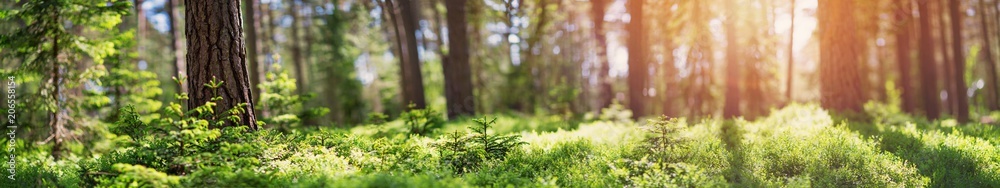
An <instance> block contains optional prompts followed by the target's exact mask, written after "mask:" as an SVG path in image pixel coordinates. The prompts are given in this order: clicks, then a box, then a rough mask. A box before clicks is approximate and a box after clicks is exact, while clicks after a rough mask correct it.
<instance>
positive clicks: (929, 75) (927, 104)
mask: <svg viewBox="0 0 1000 188" xmlns="http://www.w3.org/2000/svg"><path fill="white" fill-rule="evenodd" d="M917 9H918V10H919V11H920V13H921V16H920V20H919V21H920V40H919V41H918V42H919V44H918V45H917V46H919V48H920V49H919V51H920V52H919V53H918V54H920V82H921V86H920V90H921V91H922V92H921V93H922V94H923V101H924V102H923V103H924V112H925V113H926V114H925V115H927V118H928V119H937V118H938V116H939V115H940V114H941V111H940V109H938V104H940V102H941V100H938V88H937V81H938V80H937V71H936V69H935V67H936V66H934V38H933V34H932V33H931V32H933V30H931V25H930V24H931V16H930V11H929V9H928V6H927V3H917ZM925 13H926V14H925Z"/></svg>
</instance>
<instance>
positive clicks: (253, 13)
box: [243, 0, 263, 103]
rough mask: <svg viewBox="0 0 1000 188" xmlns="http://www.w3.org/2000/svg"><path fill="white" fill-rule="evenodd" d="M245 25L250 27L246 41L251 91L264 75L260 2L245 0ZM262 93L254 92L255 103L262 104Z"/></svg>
mask: <svg viewBox="0 0 1000 188" xmlns="http://www.w3.org/2000/svg"><path fill="white" fill-rule="evenodd" d="M243 2H244V3H243V14H244V15H243V18H244V19H243V25H244V26H248V27H244V28H246V37H247V38H246V41H247V64H250V70H249V71H250V89H251V90H256V88H257V85H259V84H260V83H261V81H262V79H263V76H262V75H263V74H261V70H263V69H262V67H261V66H260V56H258V55H259V54H261V49H260V40H258V38H257V34H258V33H257V28H260V18H259V14H258V12H257V9H258V8H259V6H260V4H259V0H244V1H243ZM260 93H261V92H260V91H257V92H253V101H254V102H255V103H260Z"/></svg>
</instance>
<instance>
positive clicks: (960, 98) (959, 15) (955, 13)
mask: <svg viewBox="0 0 1000 188" xmlns="http://www.w3.org/2000/svg"><path fill="white" fill-rule="evenodd" d="M949 2H950V3H948V9H950V12H951V46H952V48H951V49H952V57H953V58H954V62H952V63H953V65H952V66H954V69H953V72H952V76H954V78H952V81H953V82H952V83H951V84H954V86H953V88H955V93H954V94H955V96H954V99H955V105H956V111H955V119H957V120H958V122H959V123H968V122H969V95H967V94H966V90H968V88H967V86H966V85H965V74H964V73H965V49H964V47H965V46H963V44H964V41H963V40H964V39H963V38H962V36H963V35H962V33H963V32H962V25H963V24H965V21H964V20H965V19H963V18H964V15H963V12H964V11H961V10H962V9H960V8H961V6H962V1H961V0H951V1H949Z"/></svg>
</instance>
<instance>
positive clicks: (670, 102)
mask: <svg viewBox="0 0 1000 188" xmlns="http://www.w3.org/2000/svg"><path fill="white" fill-rule="evenodd" d="M674 3H675V1H668V2H667V3H666V6H667V7H669V6H673V5H674ZM675 13H676V12H675V11H669V12H667V14H666V16H664V17H663V18H662V19H663V22H664V23H665V24H664V26H665V28H666V30H667V31H665V32H664V33H675V32H674V31H673V29H674V28H671V27H670V22H672V21H673V19H674V14H675ZM676 48H677V46H676V45H675V44H674V38H673V37H669V36H668V37H664V40H663V54H664V56H665V57H664V58H665V59H664V62H663V69H662V72H663V74H662V76H663V87H664V91H663V97H662V100H663V101H661V102H662V104H661V106H662V108H663V115H665V116H668V117H677V116H678V112H677V110H676V109H675V108H674V107H675V106H677V105H676V104H675V102H676V101H675V98H676V97H677V95H678V93H679V92H680V89H679V88H680V87H679V85H678V84H677V82H676V81H675V80H677V67H676V65H674V64H675V57H674V50H675V49H676ZM604 61H606V59H605V60H604Z"/></svg>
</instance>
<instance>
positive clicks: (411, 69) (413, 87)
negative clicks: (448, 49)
mask: <svg viewBox="0 0 1000 188" xmlns="http://www.w3.org/2000/svg"><path fill="white" fill-rule="evenodd" d="M410 1H411V0H398V2H397V4H396V7H394V9H395V10H394V11H393V12H395V15H396V16H395V18H396V19H395V20H396V24H397V26H396V29H397V30H398V35H399V37H397V38H396V39H397V40H399V51H400V54H399V57H400V58H399V59H400V64H399V71H400V81H401V84H402V88H403V104H404V105H407V107H409V106H408V105H409V104H414V106H413V108H415V109H423V108H426V107H427V102H426V99H425V97H424V85H423V84H424V81H423V77H422V76H421V75H420V74H421V73H420V56H419V55H418V54H417V23H416V22H417V18H416V14H415V12H414V10H413V6H412V5H411V2H410ZM390 2H391V1H390ZM463 4H464V3H463ZM389 6H390V7H392V6H393V5H391V4H390V5H389ZM466 59H468V58H466ZM466 61H467V60H466ZM470 88H471V87H470Z"/></svg>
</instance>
